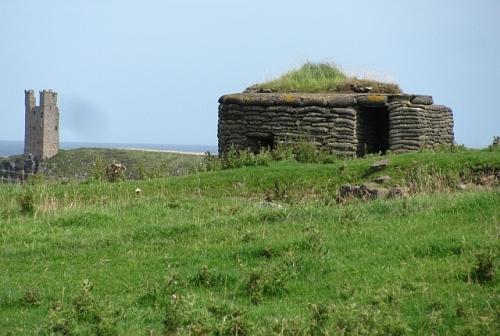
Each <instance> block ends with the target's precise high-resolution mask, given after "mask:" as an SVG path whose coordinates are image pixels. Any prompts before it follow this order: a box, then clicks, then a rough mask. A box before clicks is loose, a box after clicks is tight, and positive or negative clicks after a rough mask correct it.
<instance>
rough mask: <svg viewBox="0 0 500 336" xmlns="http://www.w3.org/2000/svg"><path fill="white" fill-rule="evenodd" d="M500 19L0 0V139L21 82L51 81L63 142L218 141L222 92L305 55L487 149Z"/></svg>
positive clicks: (444, 10)
mask: <svg viewBox="0 0 500 336" xmlns="http://www.w3.org/2000/svg"><path fill="white" fill-rule="evenodd" d="M499 17H500V2H498V1H493V0H483V1H477V2H469V1H465V0H461V1H452V0H444V1H439V2H437V1H431V0H424V1H419V2H412V3H406V2H405V3H403V2H398V1H390V0H384V1H379V2H376V3H375V2H371V1H352V2H344V1H342V2H337V1H326V0H325V1H321V0H311V1H308V2H307V3H306V2H301V1H284V0H277V1H273V2H269V1H263V0H254V1H252V2H235V1H230V0H214V1H211V2H206V1H201V0H183V1H180V0H175V1H168V2H166V1H159V0H148V1H144V2H142V3H140V4H139V3H137V2H135V1H126V0H122V1H118V0H109V1H97V0H86V1H83V0H74V1H71V2H68V1H62V0H47V1H43V2H39V1H35V0H25V1H22V2H18V1H15V2H14V1H10V2H2V3H1V4H0V43H1V45H2V48H1V49H0V64H2V65H3V66H2V78H1V80H0V92H1V93H0V120H1V121H2V122H0V139H2V140H17V141H22V139H23V138H24V89H34V90H35V91H37V92H38V91H40V90H42V89H53V90H55V91H57V92H58V93H59V107H60V111H61V125H60V136H61V141H63V142H97V143H144V144H187V145H191V144H193V145H194V144H196V145H198V144H207V145H213V144H217V108H218V102H217V100H218V98H219V97H220V96H221V95H223V94H227V93H233V92H239V91H242V90H243V89H244V88H246V87H248V86H250V85H252V84H254V83H256V82H261V81H264V80H267V79H271V78H273V77H275V76H277V75H279V74H281V73H283V72H286V71H287V70H289V69H290V68H293V67H297V66H299V65H300V64H301V63H303V62H304V61H306V60H310V61H333V62H336V63H337V64H338V65H339V66H340V67H341V68H342V69H344V70H345V71H346V72H348V73H351V74H356V75H358V76H361V77H369V78H373V77H375V78H377V79H382V80H387V79H389V80H393V81H394V82H396V83H398V84H399V85H400V86H401V87H402V89H403V90H404V91H405V92H408V93H417V94H430V95H432V96H433V97H434V101H435V102H436V103H438V104H443V105H447V106H450V107H451V108H452V109H453V111H454V120H455V138H456V141H457V142H458V143H460V144H465V145H466V146H468V147H485V146H487V145H488V144H490V143H491V140H492V138H493V136H495V135H499V134H500V126H499V125H500V113H499V112H498V106H497V104H496V99H497V96H498V93H499V92H500V83H499V81H498V78H500V62H499V61H498V60H499V59H500V34H499V33H498V32H499V31H500V20H498V18H499ZM37 101H38V94H37Z"/></svg>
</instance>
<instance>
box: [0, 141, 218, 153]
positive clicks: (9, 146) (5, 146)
mask: <svg viewBox="0 0 500 336" xmlns="http://www.w3.org/2000/svg"><path fill="white" fill-rule="evenodd" d="M61 148H62V149H75V148H139V149H158V150H171V151H180V152H198V153H205V152H207V151H208V152H210V153H214V154H217V146H216V145H159V144H134V143H100V142H61ZM23 151H24V142H23V141H7V140H0V156H10V155H18V154H22V153H23Z"/></svg>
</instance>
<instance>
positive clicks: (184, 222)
mask: <svg viewBox="0 0 500 336" xmlns="http://www.w3.org/2000/svg"><path fill="white" fill-rule="evenodd" d="M387 158H388V159H389V161H390V164H389V166H388V167H387V168H386V169H385V170H384V171H381V172H376V173H372V172H370V171H369V169H368V168H369V165H370V163H372V162H374V161H376V160H378V159H380V157H367V158H365V159H356V160H345V161H338V162H336V163H332V164H300V163H297V162H287V161H285V162H278V163H272V164H271V165H270V166H268V167H246V168H241V169H233V170H225V171H216V172H207V173H197V174H193V175H189V176H181V177H169V178H162V179H152V180H145V181H124V182H119V183H102V182H95V183H86V184H77V183H69V184H65V185H60V184H35V185H29V184H28V185H24V186H18V185H4V186H0V239H1V247H0V263H1V269H2V270H3V272H2V273H0V283H1V286H0V330H2V331H7V332H11V334H33V333H40V334H52V333H55V334H71V335H73V334H76V335H88V334H98V335H113V334H120V335H121V334H124V335H137V334H148V335H161V334H218V335H231V334H238V335H244V334H247V335H251V334H252V335H253V334H263V335H267V334H281V335H296V334H298V335H318V334H334V333H338V334H355V335H360V334H394V335H403V334H426V335H427V334H432V333H434V334H464V335H465V334H493V333H494V330H498V329H497V328H498V324H497V323H498V316H497V312H498V308H499V302H498V294H499V292H498V277H493V279H490V277H489V274H490V272H491V271H492V270H495V269H496V268H497V266H496V265H497V260H496V259H495V257H494V255H495V254H498V248H499V244H498V232H499V222H498V215H499V214H498V204H500V194H499V192H498V186H496V187H495V186H493V187H492V186H490V187H485V186H478V185H477V184H480V183H479V182H481V181H483V180H484V179H485V177H486V178H487V177H491V176H492V174H495V173H496V172H498V169H499V168H500V156H499V152H498V151H486V150H485V151H460V152H457V153H416V154H406V155H399V156H395V155H392V156H388V157H387ZM382 174H383V175H390V176H391V177H392V180H391V181H390V182H389V185H405V186H409V187H410V189H411V191H412V192H413V193H414V194H413V195H412V196H411V197H410V198H405V199H393V200H377V201H372V202H357V201H353V202H349V203H346V204H337V203H336V202H335V196H336V192H337V190H338V188H339V187H340V185H341V184H343V183H362V182H365V181H369V180H371V179H373V178H374V177H376V176H378V175H382ZM459 183H460V184H463V185H466V186H467V187H466V190H465V191H460V190H458V188H457V184H459ZM496 184H498V180H497V181H496ZM136 188H140V189H141V192H140V193H136V192H135V189H136ZM265 199H266V200H267V202H263V201H264V200H265ZM30 206H33V208H32V209H31V207H30ZM23 213H24V214H23ZM491 263H493V264H491Z"/></svg>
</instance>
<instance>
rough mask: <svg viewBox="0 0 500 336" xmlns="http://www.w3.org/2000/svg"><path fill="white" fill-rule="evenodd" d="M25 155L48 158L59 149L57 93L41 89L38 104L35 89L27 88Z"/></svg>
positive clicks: (38, 158)
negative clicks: (38, 103)
mask: <svg viewBox="0 0 500 336" xmlns="http://www.w3.org/2000/svg"><path fill="white" fill-rule="evenodd" d="M24 95H25V107H26V109H25V133H24V155H26V156H28V155H30V154H31V155H32V156H33V158H34V159H36V160H46V159H49V158H51V157H53V156H54V155H56V154H57V152H58V151H59V109H58V107H57V93H56V92H53V91H52V90H43V91H40V105H39V106H37V105H36V98H35V94H34V91H33V90H25V91H24Z"/></svg>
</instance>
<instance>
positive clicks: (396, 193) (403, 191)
mask: <svg viewBox="0 0 500 336" xmlns="http://www.w3.org/2000/svg"><path fill="white" fill-rule="evenodd" d="M408 196H409V190H408V188H406V187H394V188H391V189H390V190H389V194H388V195H387V197H389V198H402V197H408Z"/></svg>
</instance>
